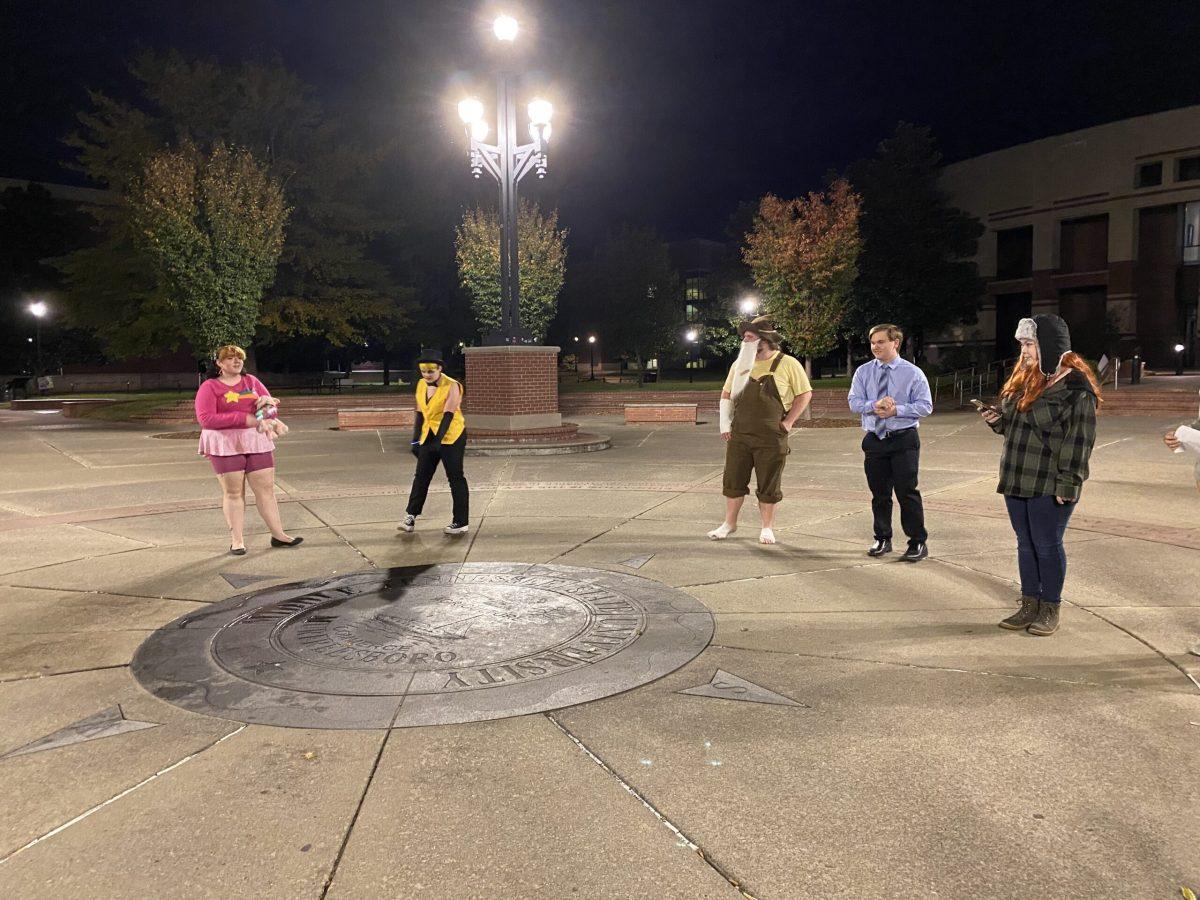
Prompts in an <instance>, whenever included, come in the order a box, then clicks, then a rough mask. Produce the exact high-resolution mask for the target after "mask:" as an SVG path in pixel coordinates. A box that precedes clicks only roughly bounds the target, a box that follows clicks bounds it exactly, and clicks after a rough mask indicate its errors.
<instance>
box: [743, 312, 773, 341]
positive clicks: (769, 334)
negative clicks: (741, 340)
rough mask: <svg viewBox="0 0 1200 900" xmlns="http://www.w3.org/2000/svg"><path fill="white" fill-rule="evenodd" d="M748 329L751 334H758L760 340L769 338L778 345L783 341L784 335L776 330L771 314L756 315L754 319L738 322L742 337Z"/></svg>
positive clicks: (768, 339)
mask: <svg viewBox="0 0 1200 900" xmlns="http://www.w3.org/2000/svg"><path fill="white" fill-rule="evenodd" d="M747 331H749V332H750V333H751V334H757V335H758V337H759V339H760V340H767V341H770V342H771V343H773V344H775V345H776V346H778V345H780V344H782V343H783V335H781V334H780V333H779V332H778V331H776V330H775V322H774V321H773V320H772V319H771V317H770V316H755V317H754V318H753V319H751V320H749V321H745V322H739V323H738V330H737V333H738V336H739V337H741V336H742V335H744V334H745V333H746V332H747Z"/></svg>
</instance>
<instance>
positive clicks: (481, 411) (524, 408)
mask: <svg viewBox="0 0 1200 900" xmlns="http://www.w3.org/2000/svg"><path fill="white" fill-rule="evenodd" d="M469 349H470V352H469V353H467V354H466V360H467V374H466V378H465V380H464V381H465V384H464V388H465V392H466V393H465V396H464V398H463V412H464V413H465V414H466V415H467V416H470V415H472V414H476V415H489V416H529V415H546V414H554V413H557V412H558V352H557V348H554V347H537V348H533V347H494V348H493V347H486V348H474V347H472V348H469ZM538 351H542V352H538Z"/></svg>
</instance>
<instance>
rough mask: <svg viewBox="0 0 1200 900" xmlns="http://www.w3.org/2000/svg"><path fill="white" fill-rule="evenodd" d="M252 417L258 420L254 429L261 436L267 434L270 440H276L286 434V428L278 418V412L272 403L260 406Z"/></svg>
mask: <svg viewBox="0 0 1200 900" xmlns="http://www.w3.org/2000/svg"><path fill="white" fill-rule="evenodd" d="M254 417H255V418H256V419H258V424H257V425H255V428H256V429H257V430H258V431H259V432H260V433H261V434H269V435H270V436H271V437H272V438H276V439H278V438H281V437H283V436H284V435H285V434H287V433H288V427H287V425H285V424H284V423H283V420H282V419H280V418H279V410H278V407H276V405H275V404H274V403H268V404H264V405H263V406H260V407H259V408H258V412H256V413H255V414H254Z"/></svg>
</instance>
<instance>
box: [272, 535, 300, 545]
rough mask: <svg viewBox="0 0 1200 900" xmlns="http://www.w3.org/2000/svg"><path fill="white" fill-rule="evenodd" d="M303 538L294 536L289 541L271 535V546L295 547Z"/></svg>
mask: <svg viewBox="0 0 1200 900" xmlns="http://www.w3.org/2000/svg"><path fill="white" fill-rule="evenodd" d="M303 540H304V538H302V537H294V538H292V539H291V540H290V541H281V540H280V539H279V538H277V537H273V538H271V546H272V547H295V546H296V545H297V544H299V543H300V542H301V541H303Z"/></svg>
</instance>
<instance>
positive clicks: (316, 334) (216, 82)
mask: <svg viewBox="0 0 1200 900" xmlns="http://www.w3.org/2000/svg"><path fill="white" fill-rule="evenodd" d="M131 72H132V74H133V75H134V78H135V80H136V82H137V84H138V86H139V96H138V97H137V98H136V99H135V100H134V101H132V102H121V101H118V100H114V99H112V98H110V97H107V96H105V95H104V94H101V93H98V92H91V93H90V94H89V97H90V107H89V109H88V110H87V111H85V112H83V113H81V114H80V116H79V121H80V126H81V127H80V129H79V131H78V132H77V133H76V134H74V135H72V136H71V137H70V138H69V139H68V141H67V143H68V144H69V145H70V146H72V147H74V148H75V150H76V151H77V163H78V168H79V169H80V170H81V171H82V172H84V173H85V174H86V175H87V176H88V177H89V178H90V179H91V180H92V181H93V182H95V183H97V184H100V185H103V186H104V187H106V188H107V189H109V190H110V191H111V192H112V193H113V194H114V195H115V196H116V197H117V198H118V199H124V198H126V197H127V195H128V193H129V191H130V190H131V187H132V185H133V183H134V182H135V181H136V180H137V179H138V178H139V177H140V176H141V174H142V172H143V171H144V169H145V165H146V161H147V160H148V159H149V158H151V157H152V156H154V155H155V154H158V153H160V152H162V151H164V150H168V149H171V148H177V147H179V146H182V144H183V142H184V141H187V140H190V141H191V142H192V143H193V144H195V146H197V147H199V148H202V149H207V148H211V147H213V146H215V145H216V144H217V143H224V144H226V145H227V146H235V147H240V148H245V149H246V150H248V151H250V152H251V153H253V154H254V156H255V157H256V158H257V159H259V160H261V161H262V163H263V164H264V165H265V166H266V169H267V171H268V173H269V174H270V175H271V177H273V178H274V179H276V180H277V181H278V182H279V183H280V184H281V185H282V186H283V191H284V199H285V203H286V205H287V206H289V207H290V208H291V210H292V213H291V217H290V220H289V227H288V230H287V234H286V236H285V241H284V245H283V248H282V251H281V253H280V257H279V264H278V266H277V270H276V276H275V279H274V282H273V284H272V285H271V287H270V288H269V289H268V290H267V291H266V292H265V294H264V296H263V303H262V307H261V316H260V319H259V329H258V337H259V339H260V341H261V342H262V343H265V344H268V345H269V344H279V343H282V342H284V341H293V340H295V339H297V338H304V337H308V338H311V339H316V340H320V341H321V342H324V343H325V344H326V345H333V346H335V347H344V346H352V345H361V343H362V342H363V341H364V340H365V339H366V335H367V333H368V331H369V330H370V328H371V327H372V326H373V323H377V322H379V321H381V320H383V319H392V320H395V319H397V318H398V319H400V320H403V321H409V320H410V319H411V316H410V313H411V310H412V306H413V304H412V298H411V293H410V292H408V291H406V290H405V289H404V288H402V287H401V286H400V285H399V284H397V283H396V280H395V279H394V278H393V276H392V274H391V272H390V271H389V269H388V267H387V266H386V265H384V264H383V263H382V262H381V261H380V259H379V258H377V257H376V255H375V253H374V244H375V243H376V242H377V241H379V239H380V238H381V237H383V236H386V235H389V234H392V233H395V232H396V231H397V230H398V228H399V222H397V221H396V220H395V218H394V217H393V216H392V215H391V214H390V213H387V212H381V211H380V210H377V209H375V208H374V207H373V203H374V199H373V198H374V196H375V195H376V194H378V189H377V188H378V186H377V185H376V184H374V183H372V176H373V174H374V172H375V170H376V167H377V165H378V163H379V161H380V159H381V157H382V151H381V150H379V149H374V148H370V149H368V148H363V147H362V146H360V143H359V141H357V140H356V139H355V138H354V137H353V136H352V135H350V134H349V133H348V130H347V128H346V127H345V126H344V125H343V124H342V123H340V122H338V121H336V120H334V119H332V118H331V117H329V116H328V115H327V114H326V113H325V112H324V110H322V108H321V106H320V104H319V103H318V102H317V101H316V99H315V98H314V95H313V91H312V89H311V88H309V87H308V86H307V85H306V84H304V83H303V82H302V81H301V80H300V79H299V78H298V77H297V76H296V75H295V74H293V73H292V72H290V71H288V70H287V69H285V68H284V67H283V66H282V65H281V64H280V63H278V62H271V63H249V62H248V63H242V64H240V65H234V66H224V65H220V64H218V63H216V62H213V61H204V60H187V59H184V58H183V57H182V56H180V55H179V54H175V53H171V54H166V55H156V54H147V55H144V56H142V57H140V58H139V59H138V60H137V61H136V62H135V63H134V64H133V65H132V66H131ZM95 215H96V218H97V221H98V225H99V229H100V232H101V234H102V240H101V242H100V244H99V245H98V246H96V247H94V248H91V249H88V250H83V251H78V252H76V253H73V254H71V255H70V256H69V257H67V258H66V259H65V260H64V261H63V264H62V265H63V271H64V272H65V274H66V278H67V283H68V288H69V291H70V304H71V313H72V318H73V320H74V321H75V322H77V323H79V324H84V325H87V326H89V327H92V328H94V329H95V330H96V332H97V333H98V334H99V335H100V336H101V337H102V338H103V339H104V340H105V343H106V345H107V347H108V349H109V352H110V353H111V354H112V355H113V356H116V357H127V356H135V355H144V354H152V353H156V352H159V351H161V350H162V349H164V348H172V349H173V348H176V347H178V346H179V344H180V341H181V340H182V334H181V331H180V328H179V322H178V320H177V318H176V316H175V314H174V313H173V308H172V305H171V303H170V301H169V298H168V297H167V295H166V290H165V288H166V286H165V284H164V283H162V281H161V278H160V274H161V273H160V271H159V269H158V267H157V266H156V264H155V261H154V259H153V258H152V257H151V256H150V255H149V254H148V253H147V252H146V248H145V245H144V243H143V242H141V241H140V240H139V238H138V233H137V229H136V228H135V226H134V224H133V223H132V221H131V219H130V216H131V207H130V205H129V204H128V203H124V202H121V203H116V204H113V205H112V206H105V207H101V208H98V209H97V210H96V213H95Z"/></svg>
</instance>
